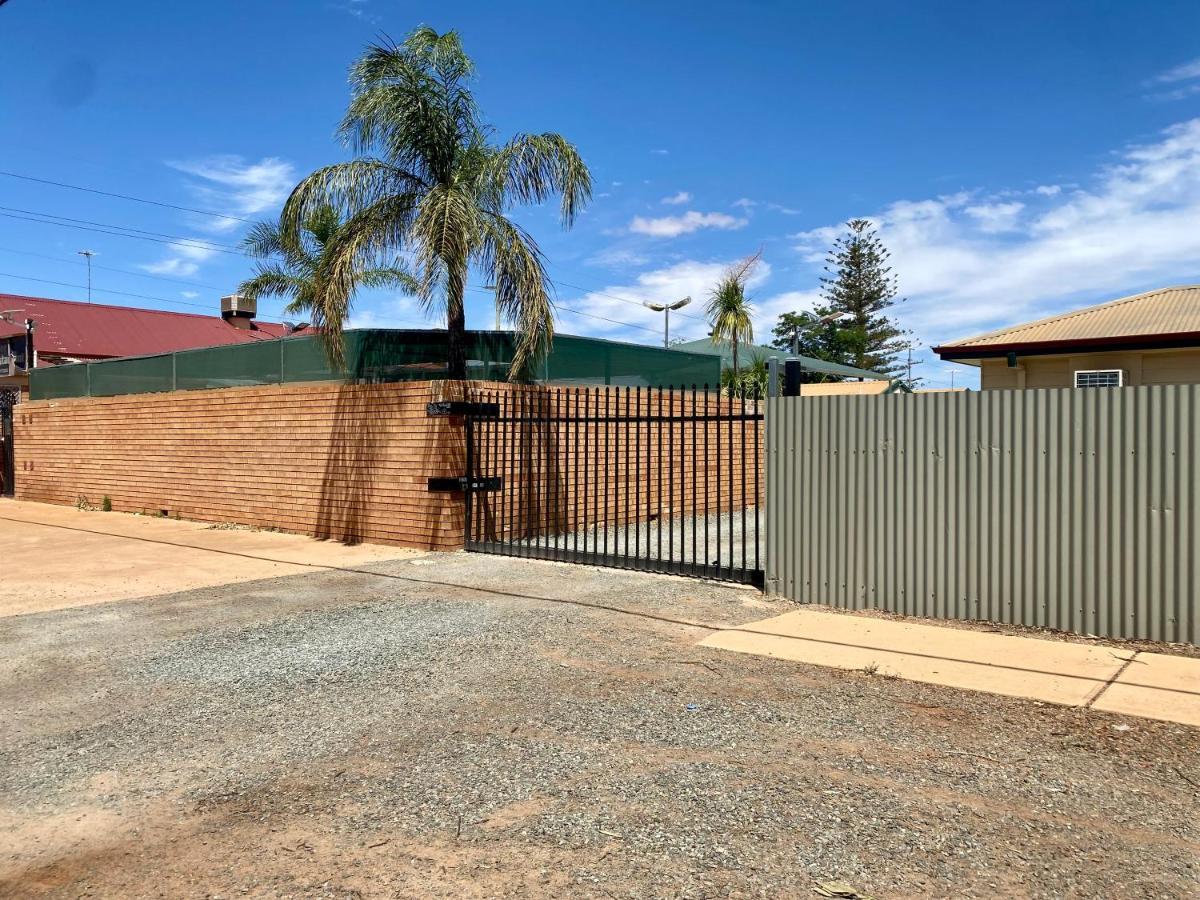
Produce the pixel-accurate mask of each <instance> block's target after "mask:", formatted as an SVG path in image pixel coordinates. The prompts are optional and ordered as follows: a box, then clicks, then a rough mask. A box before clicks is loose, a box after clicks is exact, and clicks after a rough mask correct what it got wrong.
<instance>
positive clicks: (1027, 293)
mask: <svg viewBox="0 0 1200 900" xmlns="http://www.w3.org/2000/svg"><path fill="white" fill-rule="evenodd" d="M420 23H428V24H430V25H433V26H434V27H436V28H439V29H448V28H457V29H458V30H459V31H460V32H461V33H462V36H463V40H464V42H465V45H466V47H467V50H468V52H470V53H471V54H472V56H473V57H474V58H475V60H476V63H477V65H478V69H479V77H478V82H477V95H478V98H479V100H480V103H481V105H482V107H483V109H484V111H485V113H486V114H487V115H488V117H489V118H490V120H491V121H492V123H493V124H494V125H495V127H496V129H497V132H498V134H499V135H500V136H506V135H509V134H511V133H513V132H517V131H528V130H538V131H541V130H555V131H559V132H561V133H563V134H564V135H566V136H567V137H568V138H569V139H571V140H572V141H573V142H575V143H576V144H577V145H578V146H579V148H580V149H581V151H582V152H583V154H584V156H585V158H586V160H587V162H588V164H589V165H590V167H591V169H592V172H593V176H594V179H595V185H596V195H595V198H594V199H593V202H592V203H591V205H590V206H589V208H588V210H587V213H586V214H585V215H584V216H583V217H582V218H581V219H580V221H579V222H578V223H577V225H576V227H575V228H574V229H573V230H572V231H570V232H563V231H562V230H561V229H560V228H559V226H558V224H557V221H556V218H555V215H554V210H553V208H549V207H547V208H541V209H532V210H527V211H525V212H522V213H521V214H520V219H521V221H522V222H523V223H524V224H526V225H527V227H528V228H529V229H530V230H531V231H532V232H533V233H534V235H535V236H536V237H537V238H538V240H539V242H540V243H541V246H542V248H543V250H544V251H545V253H546V255H547V257H548V259H549V263H550V271H551V275H552V277H553V278H554V279H555V281H556V283H557V285H558V288H557V290H558V299H559V302H560V304H561V305H562V307H563V311H562V314H561V319H560V324H559V327H560V329H561V330H562V331H565V332H571V333H577V334H592V335H597V336H604V337H615V338H620V339H624V340H634V341H641V342H654V341H655V340H656V334H657V333H658V328H659V325H660V322H659V320H658V318H657V317H655V316H654V315H653V314H651V313H649V312H647V311H645V310H643V309H642V308H641V307H640V306H639V303H640V301H641V300H643V299H656V300H658V299H675V298H677V297H680V296H684V295H691V296H692V297H694V298H695V299H696V301H697V303H696V304H694V305H693V307H692V308H691V309H690V310H685V311H684V312H686V313H691V314H692V315H693V316H694V315H696V314H698V313H699V309H698V307H699V301H701V300H702V299H703V298H704V295H705V293H706V292H707V290H708V289H709V287H710V286H711V284H712V283H713V281H715V279H716V278H717V277H718V275H719V274H720V272H721V271H722V269H723V268H724V267H725V266H727V265H728V264H730V263H731V262H732V261H734V260H736V259H738V258H740V257H742V256H745V255H747V254H749V253H751V252H753V251H755V250H757V249H759V248H762V250H763V260H764V263H763V265H762V266H761V267H760V269H759V271H758V274H757V277H756V279H755V281H754V283H753V285H752V291H751V293H752V296H753V297H754V300H755V303H756V307H757V311H758V321H757V328H758V335H757V336H758V337H760V338H764V339H765V338H766V337H767V336H768V333H769V329H770V325H771V323H772V322H773V320H774V317H775V316H777V315H778V314H779V313H780V312H783V311H786V310H789V309H804V308H807V307H809V306H810V305H811V304H812V303H813V302H814V300H815V298H816V288H817V286H818V282H817V278H818V276H819V274H820V269H821V263H820V260H821V256H822V254H823V252H824V249H825V247H826V246H827V245H828V243H829V241H830V240H831V238H832V236H833V234H834V233H835V232H836V227H837V225H838V223H840V222H843V221H845V220H846V219H848V218H851V217H854V216H868V217H871V218H873V219H874V220H876V221H877V222H878V223H879V226H880V230H881V236H882V237H883V239H884V241H885V243H887V244H888V246H889V247H890V249H891V250H892V252H893V263H894V265H895V269H896V272H897V274H898V275H899V278H900V285H901V291H902V296H904V297H905V298H906V299H905V301H904V302H903V303H902V304H900V305H899V306H898V307H897V308H896V313H897V316H898V318H900V320H901V322H902V323H903V324H905V325H906V326H908V327H910V328H912V329H913V331H914V333H915V337H916V339H918V340H919V341H920V342H921V345H922V347H921V349H920V350H919V351H918V354H919V358H921V359H922V360H926V362H925V363H924V365H922V366H921V367H920V368H919V369H918V370H917V374H920V375H921V376H923V377H924V378H925V379H927V381H928V382H929V383H931V384H945V383H947V382H948V381H949V374H948V371H947V369H948V367H949V364H944V363H940V362H937V361H928V360H929V354H928V352H927V351H926V350H925V349H924V348H927V347H928V346H931V345H934V344H937V343H939V342H941V341H945V340H951V339H954V338H957V337H962V336H965V335H967V334H970V333H973V332H976V331H981V330H984V329H987V328H991V327H996V326H999V325H1003V324H1006V323H1010V322H1013V321H1020V320H1023V319H1026V318H1030V317H1033V316H1037V315H1042V314H1049V313H1052V312H1055V311H1059V310H1063V309H1068V308H1071V307H1072V306H1078V305H1082V304H1085V303H1091V302H1098V301H1101V300H1105V299H1110V298H1113V297H1117V296H1121V295H1123V294H1127V293H1132V292H1135V291H1138V290H1142V289H1147V288H1151V287H1156V286H1160V285H1163V284H1168V283H1180V282H1198V281H1200V4H1196V3H1195V2H1149V3H1140V4H1133V3H1106V4H1098V3H1090V2H1074V3H1065V2H1059V3H1045V2H1004V3H992V2H979V3H970V4H966V3H951V2H939V3H932V2H927V3H922V2H913V3H905V4H897V3H894V2H890V3H883V2H880V3H873V2H862V3H858V4H854V5H853V6H850V5H848V4H828V3H826V4H815V3H813V4H810V3H782V2H780V3H753V4H737V5H734V4H696V3H686V4H685V3H645V2H642V3H624V2H612V3H606V4H587V5H583V4H564V3H546V2H536V3H509V4H496V3H476V2H459V3H455V4H442V3H439V4H432V3H407V2H385V0H311V2H310V0H290V2H283V0H261V2H256V0H242V2H238V3H233V2H224V0H215V2H209V3H203V4H162V3H151V2H137V0H126V2H122V3H119V4H101V3H89V2H80V0H75V2H68V0H60V2H54V3H49V2H38V0H9V2H7V3H5V4H4V5H2V6H0V85H2V86H0V170H3V171H5V172H12V173H16V174H20V175H24V176H31V177H36V178H42V179H47V180H53V181H61V182H67V183H70V184H75V185H82V186H86V187H90V188H96V189H100V190H104V191H109V192H114V193H124V194H130V195H135V196H138V197H143V198H147V199H152V200H157V201H161V202H164V203H170V204H175V205H179V206H191V207H197V208H203V209H209V210H217V211H219V212H224V213H227V214H228V215H230V216H235V217H237V218H231V219H216V218H213V217H209V216H199V215H194V214H191V213H185V212H181V211H177V210H173V209H167V208H162V207H156V206H151V205H147V204H140V203H134V202H130V201H126V200H120V199H116V198H111V197H102V196H98V195H94V194H87V193H82V192H78V191H72V190H66V189H62V188H56V187H52V186H49V185H44V184H37V183H34V182H30V181H25V180H20V179H15V178H11V177H7V176H0V207H3V209H0V273H3V274H0V292H9V293H23V294H32V295H40V296H53V297H63V298H67V299H83V298H84V294H85V292H84V291H83V290H81V289H80V288H79V287H75V286H64V285H82V284H83V283H84V281H85V277H86V276H85V270H84V267H83V260H82V258H80V257H79V256H77V255H76V251H77V250H80V249H84V248H87V249H92V250H94V251H96V254H97V255H96V256H95V257H94V264H95V266H96V269H95V272H94V282H95V287H96V292H95V299H96V300H97V301H98V302H100V301H104V302H113V303H128V304H130V305H142V306H159V307H162V308H169V309H177V310H180V311H206V310H215V309H216V303H217V298H218V297H219V296H220V295H221V294H222V293H227V292H229V291H230V290H232V289H233V287H234V286H235V285H236V284H237V282H238V281H239V280H240V279H241V277H243V276H244V275H245V274H246V272H247V267H248V262H247V261H246V260H245V259H244V258H243V257H241V256H239V255H238V254H237V253H235V252H221V251H213V252H208V251H198V250H196V249H193V248H188V247H180V246H177V245H171V244H166V243H159V242H156V241H151V240H137V239H133V238H129V237H121V236H115V235H112V234H103V233H98V232H94V231H85V230H81V229H71V228H66V227H62V226H61V225H59V226H54V225H47V224H42V223H40V222H31V221H28V219H30V218H40V219H44V218H45V217H46V216H58V217H68V218H71V219H76V220H83V221H86V222H95V223H101V225H99V226H91V227H104V228H107V227H108V226H109V225H120V226H124V227H125V228H134V229H140V230H141V231H143V232H152V233H153V234H144V235H142V236H143V237H154V236H156V235H168V236H183V237H189V238H198V239H202V240H204V241H206V242H215V243H217V244H221V245H228V246H230V247H232V246H235V245H236V244H237V242H238V241H239V240H240V238H241V236H242V234H243V233H244V229H245V227H246V226H245V224H244V223H243V222H242V221H240V219H255V218H260V217H267V216H270V215H271V214H273V213H274V212H276V211H277V210H278V207H279V205H280V203H281V201H282V199H283V198H284V196H286V193H287V191H288V190H289V189H290V188H291V187H292V185H293V184H294V183H295V181H296V180H297V179H298V178H299V177H301V176H302V175H303V174H305V173H307V172H308V171H310V170H311V169H313V168H315V167H317V166H319V165H322V164H325V163H327V162H330V161H333V160H336V159H339V158H342V157H343V155H344V151H343V150H342V149H341V148H340V147H339V146H338V145H337V144H336V143H335V141H334V139H333V131H334V128H335V125H336V123H337V121H338V118H339V116H340V115H341V112H342V110H343V109H344V106H345V102H346V99H347V87H346V78H345V76H346V69H347V67H348V65H349V64H350V62H351V61H352V60H353V58H354V57H355V55H356V54H357V53H358V52H359V51H360V50H361V49H362V48H363V46H364V45H365V44H367V43H368V42H369V41H371V40H372V39H373V38H374V37H375V36H376V35H377V34H379V33H381V32H386V33H388V34H390V35H392V36H394V37H397V38H398V37H401V36H403V34H404V33H406V32H407V31H408V30H410V29H411V28H412V27H414V26H415V25H417V24H420ZM17 216H24V217H25V218H16V217H17ZM74 224H81V223H80V222H76V223H74ZM117 270H120V271H117ZM33 279H41V281H35V280H33ZM51 282H60V283H62V284H54V283H51ZM183 282H186V283H183ZM117 292H122V293H117ZM130 294H137V295H142V296H140V297H132V296H129V295H130ZM150 298H154V299H150ZM631 301H632V302H631ZM568 310H578V311H581V312H584V313H590V314H591V315H592V316H598V317H602V318H588V317H582V316H579V315H577V314H575V313H572V312H569V311H568ZM263 312H264V313H265V314H266V315H276V314H277V313H278V307H277V305H272V304H267V305H266V307H265V309H264V310H263ZM606 319H612V320H616V321H617V323H620V324H614V323H613V322H609V321H605V320H606ZM492 320H493V314H492V312H491V310H490V307H489V305H488V297H487V295H486V294H484V293H482V292H478V291H476V292H472V293H471V294H470V300H469V306H468V324H469V325H471V326H473V327H490V323H491V322H492ZM355 321H356V323H357V324H362V325H368V324H374V325H396V326H411V325H420V324H422V323H425V322H427V321H428V320H427V319H426V318H425V316H424V314H423V313H422V311H421V310H419V309H418V308H417V307H416V306H415V304H414V303H413V302H412V301H411V300H410V299H408V298H404V297H401V296H393V295H388V294H372V295H366V294H364V295H361V296H360V297H359V299H358V303H357V306H356V315H355ZM673 325H674V326H675V328H674V329H673V332H674V333H676V334H679V335H680V336H683V337H699V336H702V335H703V334H704V333H705V325H704V322H703V321H702V320H701V319H699V318H688V317H678V318H676V319H674V321H673ZM955 368H956V369H957V370H958V372H959V375H958V377H957V383H959V384H963V383H967V384H971V383H973V379H972V370H970V369H966V368H963V367H955Z"/></svg>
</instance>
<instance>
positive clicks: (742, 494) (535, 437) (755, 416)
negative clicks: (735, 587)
mask: <svg viewBox="0 0 1200 900" xmlns="http://www.w3.org/2000/svg"><path fill="white" fill-rule="evenodd" d="M599 390H601V389H596V390H593V389H591V388H582V389H571V390H569V391H566V392H564V391H563V390H562V389H561V388H534V387H516V386H514V387H511V388H506V389H503V390H498V391H484V392H480V393H478V394H476V397H479V398H482V399H484V400H485V401H488V402H487V403H485V404H482V405H484V406H486V407H487V408H486V410H483V411H479V410H477V409H472V411H471V412H469V413H468V415H467V422H468V428H467V431H466V436H465V450H466V461H465V462H466V473H465V475H466V482H467V484H466V489H467V490H466V496H465V498H464V503H465V508H464V515H465V522H464V525H465V531H466V540H467V545H468V549H471V550H474V551H479V552H488V553H501V554H506V555H515V556H521V557H529V558H540V559H555V560H564V561H568V562H581V563H588V564H592V565H602V566H614V567H620V568H629V569H638V570H643V571H654V572H665V573H677V574H689V575H701V576H707V577H716V578H720V579H723V580H732V581H741V582H749V583H758V584H761V571H760V570H758V568H757V565H756V563H757V561H758V559H759V549H758V536H759V535H758V532H759V527H760V526H759V521H758V516H759V511H758V509H757V504H758V498H759V490H760V483H761V482H760V478H761V476H760V474H759V473H758V471H757V465H758V464H759V462H760V459H761V456H762V454H761V446H760V441H759V433H758V428H759V423H760V422H761V419H762V415H761V412H760V411H759V409H758V407H757V404H754V405H753V406H752V405H751V403H749V402H748V401H747V400H746V398H745V396H741V397H738V396H736V394H735V395H733V396H731V397H728V398H722V397H721V395H720V393H714V392H711V391H708V390H706V391H704V392H703V393H701V392H700V390H699V389H698V388H697V386H696V385H692V387H691V391H690V395H689V393H688V391H687V390H686V389H684V390H682V391H679V392H678V393H679V396H678V398H677V397H676V396H675V394H676V392H675V391H667V390H665V389H663V388H661V387H659V388H656V389H649V390H646V391H643V390H642V388H641V387H636V388H613V387H606V388H603V390H604V401H603V404H601V399H600V394H599ZM614 392H615V393H614ZM643 396H645V398H646V400H645V402H644V403H643V402H642V397H643ZM736 400H741V401H742V402H741V403H740V404H738V405H735V402H734V401H736ZM580 428H583V442H582V452H580V449H581V447H580V443H579V439H578V438H579V429H580ZM698 428H703V429H704V434H703V436H701V435H700V434H697V431H696V430H697V429H698ZM735 428H740V429H742V430H741V432H740V433H735V431H734V429H735ZM643 429H644V431H645V436H644V439H643ZM689 429H690V430H691V433H690V434H689V433H688V430H689ZM750 429H753V430H752V431H750V432H749V434H748V433H747V431H748V430H750ZM710 435H715V447H714V445H713V444H711V443H710V440H712V438H711V437H710ZM689 444H690V447H689ZM714 449H715V452H713V451H714ZM664 456H666V458H665V459H664ZM689 465H690V471H689ZM751 468H754V469H755V470H754V471H750V469H751ZM681 479H682V480H681ZM631 480H632V482H633V483H632V484H630V481H631ZM689 480H690V483H689ZM676 482H679V484H678V485H677V484H676ZM643 489H644V490H645V492H646V497H645V502H643V498H642V491H643ZM490 491H499V495H498V496H496V497H489V496H487V494H486V493H484V495H483V496H480V497H476V496H475V494H476V493H481V492H490ZM689 492H690V496H689ZM714 497H715V498H716V502H715V504H714V503H713V498H714ZM751 503H753V504H755V507H756V508H755V512H754V519H755V522H754V528H753V531H752V530H751V529H750V518H751V516H750V511H749V510H747V509H745V506H746V505H747V504H751ZM726 514H728V520H727V521H725V522H722V519H723V518H724V517H725V516H726ZM714 516H715V522H716V527H717V533H716V539H717V540H716V544H715V545H713V544H712V543H710V542H709V538H710V533H709V526H710V520H714ZM664 517H665V521H664ZM676 517H678V518H679V519H680V521H679V522H678V523H676V522H675V519H676ZM689 517H690V519H691V521H690V522H689V521H688V518H689ZM700 517H703V519H704V522H703V523H701V522H700V521H699V518H700ZM739 520H740V522H741V535H740V536H741V539H742V540H743V541H745V540H754V541H755V547H754V548H753V549H751V548H749V547H746V546H744V544H743V547H742V549H741V552H740V553H738V552H737V547H736V543H737V540H738V537H739V535H738V529H737V528H736V527H735V522H736V521H739ZM643 522H644V523H645V531H646V539H645V540H644V541H643V540H642V538H641V530H642V523H643ZM652 523H653V530H652ZM689 528H690V529H691V535H690V541H689V535H688V529H689ZM564 529H569V531H568V530H564ZM600 529H604V535H603V537H601V534H600ZM617 529H623V530H624V534H622V533H621V532H619V531H617ZM664 530H665V531H666V534H665V535H664V534H663V532H664ZM701 530H703V538H701ZM610 531H612V533H611V534H610V533H609V532H610ZM581 534H582V540H581V539H580V535H581ZM589 534H590V537H589ZM727 535H728V537H727ZM702 541H703V543H702ZM689 543H690V544H691V549H690V551H689V549H688V544H689ZM664 544H665V546H664ZM714 546H715V550H716V556H715V557H713V556H712V555H711V554H712V553H713V550H714ZM752 561H753V562H754V563H755V565H753V566H752Z"/></svg>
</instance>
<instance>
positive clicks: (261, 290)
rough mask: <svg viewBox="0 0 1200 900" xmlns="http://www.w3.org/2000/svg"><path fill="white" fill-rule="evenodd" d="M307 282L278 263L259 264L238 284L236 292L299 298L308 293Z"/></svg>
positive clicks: (256, 296)
mask: <svg viewBox="0 0 1200 900" xmlns="http://www.w3.org/2000/svg"><path fill="white" fill-rule="evenodd" d="M307 287H308V282H306V281H305V280H304V279H302V278H297V277H296V276H295V275H293V274H291V273H290V272H287V271H285V270H284V269H282V268H280V267H279V266H278V265H275V264H270V265H259V266H258V267H257V268H256V270H255V272H254V275H252V276H251V277H250V278H247V279H246V280H245V281H243V282H242V283H241V284H240V285H238V291H237V292H238V293H239V294H241V295H242V296H244V297H249V298H252V299H257V298H259V297H292V298H296V299H299V298H301V297H302V296H304V295H305V294H307V293H309V291H308V290H307Z"/></svg>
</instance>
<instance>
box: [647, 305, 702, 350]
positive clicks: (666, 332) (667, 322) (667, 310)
mask: <svg viewBox="0 0 1200 900" xmlns="http://www.w3.org/2000/svg"><path fill="white" fill-rule="evenodd" d="M691 302H692V298H691V297H684V298H683V299H682V300H676V301H675V302H674V303H651V302H650V301H649V300H643V301H642V306H644V307H646V309H652V310H654V311H655V312H660V313H662V314H663V346H664V347H670V346H671V310H673V309H683V308H684V307H685V306H687V305H688V304H689V303H691Z"/></svg>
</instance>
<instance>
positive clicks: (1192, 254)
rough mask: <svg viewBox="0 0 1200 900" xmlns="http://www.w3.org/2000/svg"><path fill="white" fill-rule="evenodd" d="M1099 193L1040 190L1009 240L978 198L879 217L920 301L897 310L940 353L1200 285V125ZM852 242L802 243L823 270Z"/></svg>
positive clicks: (1122, 165) (1104, 176)
mask: <svg viewBox="0 0 1200 900" xmlns="http://www.w3.org/2000/svg"><path fill="white" fill-rule="evenodd" d="M1089 182H1090V183H1088V184H1085V185H1084V186H1081V187H1076V188H1073V189H1071V190H1062V191H1037V192H1036V194H1037V196H1039V197H1040V198H1041V199H1038V200H1036V202H1035V201H1034V200H1033V196H1034V195H1033V194H1027V195H1026V196H1027V197H1029V198H1030V205H1029V206H1027V207H1026V208H1024V209H1021V210H1018V211H1016V213H1014V215H1016V214H1017V213H1019V214H1020V217H1019V221H1015V222H1014V223H1013V225H1012V228H1011V230H1007V231H1002V232H1001V231H997V230H996V228H995V227H994V226H995V223H996V217H995V215H991V217H990V218H989V216H988V215H984V216H980V215H979V210H980V208H981V204H977V203H972V202H971V199H972V198H971V196H970V195H969V194H954V195H950V196H941V197H935V198H932V199H928V200H917V201H910V200H904V201H898V202H896V203H893V204H891V205H890V206H888V207H886V208H885V209H883V210H882V211H881V212H879V213H878V214H877V215H875V216H873V217H872V219H873V221H875V222H876V223H877V224H878V225H879V227H880V237H881V238H882V240H883V241H884V243H885V244H886V245H887V247H888V249H889V250H891V252H892V258H891V264H892V266H893V268H894V270H895V272H896V273H897V274H898V275H899V278H900V289H901V292H902V296H905V297H907V298H908V300H907V302H905V303H902V304H900V305H899V306H898V307H897V310H896V311H897V314H898V317H899V318H900V319H901V321H902V323H903V324H905V325H906V326H908V327H911V328H914V329H915V330H916V331H917V336H918V337H921V338H923V339H924V340H925V342H926V343H928V344H931V345H934V344H938V343H941V342H943V341H947V340H953V339H955V338H961V337H966V336H967V335H969V334H972V333H974V332H977V331H982V330H985V329H987V328H992V327H999V326H1001V325H1006V324H1011V323H1014V322H1019V321H1023V320H1027V319H1029V318H1033V317H1035V316H1040V315H1048V314H1052V313H1054V312H1059V311H1062V310H1065V309H1070V308H1072V307H1074V306H1079V305H1084V304H1089V303H1096V302H1100V301H1103V300H1106V299H1112V298H1115V297H1119V296H1122V295H1123V294H1127V293H1133V292H1135V291H1138V290H1144V289H1147V288H1150V287H1154V286H1159V285H1164V284H1171V283H1178V282H1181V281H1183V282H1189V281H1190V282H1194V281H1197V280H1200V228H1198V227H1197V224H1196V223H1197V222H1200V119H1195V120H1191V121H1187V122H1182V123H1179V124H1177V125H1174V126H1172V127H1171V128H1168V129H1166V130H1165V131H1164V132H1163V133H1162V134H1161V135H1160V136H1159V138H1158V139H1157V140H1156V141H1155V142H1153V143H1149V144H1144V145H1137V146H1130V147H1127V148H1125V150H1124V151H1122V153H1121V154H1120V159H1119V162H1118V163H1117V164H1115V165H1112V166H1108V167H1106V168H1103V169H1101V170H1100V171H1098V172H1096V173H1095V174H1094V176H1093V177H1092V178H1091V179H1090V180H1089ZM987 205H988V204H986V203H984V204H982V206H987ZM997 205H1002V204H991V206H997ZM972 210H975V212H972ZM993 213H994V210H993ZM840 231H841V228H840V226H827V227H824V228H818V229H813V230H810V231H807V232H804V233H802V234H800V235H796V238H797V240H798V242H799V243H798V246H799V249H800V250H801V252H802V253H803V258H804V259H805V260H806V261H808V262H810V263H813V264H814V270H815V269H816V265H815V264H816V263H819V262H820V260H822V259H823V257H824V254H825V251H826V249H827V248H828V246H829V244H830V242H831V241H832V240H833V238H834V237H836V236H837V235H838V234H839V233H840ZM816 274H817V273H816V271H814V277H815V275H816Z"/></svg>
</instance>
